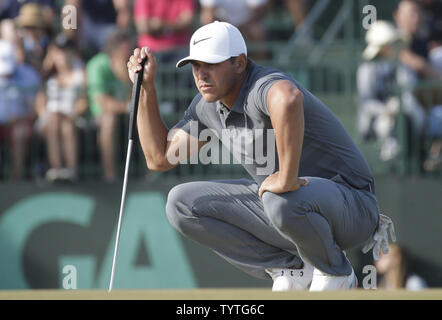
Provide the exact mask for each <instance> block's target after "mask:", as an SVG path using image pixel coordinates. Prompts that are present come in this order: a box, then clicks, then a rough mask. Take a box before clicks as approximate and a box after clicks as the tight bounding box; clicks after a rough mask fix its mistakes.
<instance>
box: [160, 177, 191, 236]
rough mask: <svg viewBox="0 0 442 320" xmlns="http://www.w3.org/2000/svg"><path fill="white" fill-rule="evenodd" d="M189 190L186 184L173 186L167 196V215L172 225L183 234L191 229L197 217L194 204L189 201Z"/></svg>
mask: <svg viewBox="0 0 442 320" xmlns="http://www.w3.org/2000/svg"><path fill="white" fill-rule="evenodd" d="M188 199H189V191H188V190H187V188H186V185H185V184H181V185H177V186H175V187H173V188H172V189H171V190H170V191H169V194H168V196H167V202H166V215H167V219H168V220H169V222H170V224H171V225H172V227H174V228H175V229H177V230H178V231H180V232H181V233H183V234H186V233H187V231H188V229H189V224H192V223H193V222H194V221H195V219H196V217H195V216H194V215H193V212H192V205H191V204H190V203H189V202H188Z"/></svg>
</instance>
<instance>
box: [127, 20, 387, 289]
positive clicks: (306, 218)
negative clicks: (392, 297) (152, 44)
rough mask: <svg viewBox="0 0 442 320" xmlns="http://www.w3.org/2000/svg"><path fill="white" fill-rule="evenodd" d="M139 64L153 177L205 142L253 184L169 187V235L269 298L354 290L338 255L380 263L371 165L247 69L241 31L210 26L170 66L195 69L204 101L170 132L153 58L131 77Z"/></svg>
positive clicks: (301, 99) (285, 90) (380, 219)
mask: <svg viewBox="0 0 442 320" xmlns="http://www.w3.org/2000/svg"><path fill="white" fill-rule="evenodd" d="M145 57H147V59H148V61H147V62H146V64H145V67H144V68H145V69H144V76H143V83H142V89H141V93H140V105H139V110H138V118H137V125H138V132H139V137H140V142H141V145H142V148H143V152H144V155H145V158H146V162H147V166H148V168H149V169H150V170H155V171H167V170H169V169H171V168H173V167H174V166H175V165H177V164H178V163H179V162H180V161H182V160H184V159H187V158H189V157H190V156H193V155H194V154H195V153H196V152H199V150H201V148H204V145H205V144H207V143H208V141H209V140H210V141H211V140H212V139H208V138H207V136H208V134H207V131H209V132H210V133H211V134H212V137H216V138H218V139H219V141H221V142H222V144H223V145H224V146H226V147H227V148H228V149H229V150H233V151H232V153H233V154H234V157H235V158H236V159H240V162H241V164H242V165H243V166H244V167H245V169H246V170H247V171H248V173H249V174H250V176H251V177H252V178H253V179H252V180H250V179H246V178H244V179H239V180H223V181H198V182H190V183H185V184H180V185H177V186H175V187H174V188H173V189H172V190H171V191H170V192H169V195H168V200H167V206H166V212H167V216H168V219H169V221H170V223H171V224H172V226H173V227H175V228H176V229H177V230H178V231H179V232H180V233H181V234H183V235H184V236H186V237H188V238H190V239H192V240H194V241H196V242H198V243H200V244H201V245H203V246H206V247H208V248H210V249H212V250H213V251H214V252H216V253H217V254H218V255H219V256H221V257H222V258H224V259H225V260H227V261H228V262H229V263H231V264H233V265H234V266H236V267H238V268H239V269H241V270H243V271H245V272H247V273H249V274H251V275H253V276H256V277H259V278H263V279H273V290H274V291H286V290H303V289H310V290H312V291H322V290H337V289H350V288H354V287H356V286H357V279H356V276H355V273H354V270H353V268H352V265H351V264H350V262H349V260H348V259H347V257H346V255H345V252H344V250H346V249H349V248H352V247H354V246H357V245H360V244H362V243H364V242H366V241H367V240H369V239H372V238H373V239H374V240H372V241H371V242H369V243H368V245H369V247H368V249H370V248H371V247H374V248H373V254H374V255H375V256H378V254H379V250H380V248H381V247H382V248H383V249H387V248H388V236H387V233H386V230H388V228H390V229H391V230H390V231H393V230H392V223H391V220H390V219H389V218H388V217H386V216H383V215H380V214H379V208H378V203H377V200H376V196H375V190H374V181H373V176H372V174H371V172H370V169H369V166H368V164H367V162H366V160H365V159H364V157H363V155H362V154H361V152H360V151H359V150H358V148H357V147H356V145H355V143H354V142H353V141H352V139H351V138H350V136H349V134H348V133H347V132H346V130H345V129H344V127H343V126H342V124H341V123H340V122H339V121H338V119H337V118H336V117H335V116H334V115H333V114H332V112H331V111H330V110H329V109H328V108H327V107H326V106H325V105H324V104H323V103H322V102H321V101H319V100H318V99H317V98H316V97H315V96H314V95H312V94H311V93H310V92H309V91H308V90H306V89H305V88H303V87H302V86H301V85H300V84H299V83H298V82H297V81H296V80H294V79H293V78H291V77H290V76H288V75H287V74H284V73H282V72H281V71H279V70H276V69H273V68H268V67H262V66H259V65H257V64H256V63H254V62H253V61H251V60H250V59H248V58H247V48H246V44H245V42H244V39H243V37H242V35H241V33H240V32H239V31H238V29H237V28H236V27H234V26H232V25H230V24H228V23H224V22H213V23H211V24H208V25H205V26H203V27H201V28H200V29H198V30H197V31H195V33H194V34H193V35H192V38H191V40H190V55H189V56H188V57H185V58H184V59H182V60H180V61H179V62H178V63H177V67H181V66H183V65H185V64H187V63H191V65H192V72H193V76H194V79H195V85H196V86H197V88H198V91H199V94H197V95H196V96H195V98H194V99H193V101H192V103H191V104H190V106H189V107H188V109H187V111H186V112H185V114H184V116H183V118H182V120H181V121H179V122H178V123H177V124H176V125H175V126H174V127H173V128H172V129H168V128H167V127H166V126H165V125H164V123H163V121H162V119H161V117H160V112H159V109H158V101H157V96H156V89H155V85H154V80H155V73H156V69H157V64H156V60H155V57H154V55H153V54H152V52H151V51H150V50H149V48H147V47H143V48H141V49H135V51H134V54H133V55H132V57H131V58H130V59H129V62H128V63H127V66H128V70H129V75H130V77H131V79H132V81H133V79H134V73H135V72H137V71H139V70H140V69H141V65H140V62H141V60H142V59H143V58H145ZM204 131H206V133H205V134H202V133H203V132H204ZM202 137H204V138H202ZM272 137H273V138H272ZM211 142H212V141H211ZM260 149H263V150H260ZM272 153H273V154H274V157H273V158H272V157H270V156H271V155H272ZM264 155H266V159H267V160H268V161H267V163H265V161H263V158H264ZM176 159H179V161H176ZM269 159H270V160H269ZM272 161H273V163H269V162H272Z"/></svg>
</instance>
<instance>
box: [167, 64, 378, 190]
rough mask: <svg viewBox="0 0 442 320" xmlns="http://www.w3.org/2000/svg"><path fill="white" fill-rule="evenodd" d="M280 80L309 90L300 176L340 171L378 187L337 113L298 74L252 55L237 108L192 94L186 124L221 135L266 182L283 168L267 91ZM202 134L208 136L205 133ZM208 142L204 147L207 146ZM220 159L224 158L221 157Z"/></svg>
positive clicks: (199, 132)
mask: <svg viewBox="0 0 442 320" xmlns="http://www.w3.org/2000/svg"><path fill="white" fill-rule="evenodd" d="M279 80H289V81H291V82H292V83H293V84H294V85H295V86H296V87H297V88H298V89H299V90H300V91H301V92H302V93H303V95H304V102H303V108H304V121H305V125H304V141H303V148H302V155H301V159H300V167H299V176H314V177H322V178H326V179H331V178H334V177H336V176H337V175H340V177H341V178H342V179H344V180H345V181H346V182H347V183H348V184H350V185H351V186H353V187H355V188H358V189H369V190H371V191H374V181H373V176H372V174H371V171H370V168H369V166H368V164H367V162H366V160H365V158H364V156H363V155H362V154H361V152H360V151H359V149H358V148H357V146H356V145H355V143H354V142H353V140H352V139H351V137H350V135H349V134H348V133H347V131H346V130H345V129H344V127H343V126H342V124H341V123H340V121H339V120H338V119H337V118H336V116H335V115H334V114H333V113H332V112H331V111H330V110H329V109H328V108H327V107H326V106H325V105H324V104H323V103H322V102H321V101H320V100H319V99H317V98H316V97H315V96H314V95H313V94H311V93H310V92H309V91H308V90H307V89H305V88H303V87H302V86H301V85H300V84H299V83H298V82H297V81H296V80H294V79H293V78H292V77H290V76H289V75H287V74H285V73H282V72H281V71H279V70H277V69H274V68H269V67H262V66H259V65H257V64H255V63H254V62H253V61H249V68H248V73H247V77H246V79H245V81H244V83H243V85H242V87H241V90H240V92H239V95H238V97H237V99H236V101H235V105H234V106H233V108H232V110H229V109H228V108H227V107H225V106H224V105H223V104H222V103H221V102H220V101H217V102H214V103H208V102H205V101H204V99H203V98H202V96H201V94H198V95H196V96H195V98H194V99H193V101H192V103H191V104H190V106H189V108H188V109H187V110H186V112H185V114H184V117H183V119H182V120H181V121H179V122H178V123H177V124H176V125H175V126H174V128H181V129H183V130H185V131H186V132H188V133H190V134H191V135H193V136H197V137H198V138H200V140H204V141H207V140H208V139H207V136H208V134H207V131H210V132H209V133H210V134H209V135H210V139H211V140H210V141H211V143H212V139H213V138H214V137H216V138H218V139H219V140H220V141H221V142H222V144H223V145H224V146H225V147H226V149H227V150H230V151H231V152H232V154H233V156H234V158H235V159H236V160H237V162H236V163H238V162H239V163H241V164H242V165H243V166H244V168H245V169H246V170H247V172H248V173H249V174H250V175H251V176H252V178H253V179H254V180H255V181H256V182H257V183H258V184H261V183H262V181H264V179H265V178H266V177H267V176H268V175H270V174H271V173H273V172H275V171H278V170H279V162H278V155H277V151H276V142H275V139H274V135H273V127H272V124H271V121H270V116H269V112H268V109H267V101H266V98H267V92H268V90H269V89H270V87H271V86H272V85H273V84H274V83H276V82H277V81H279ZM202 137H203V138H202ZM203 148H204V147H203ZM221 163H224V162H222V161H221Z"/></svg>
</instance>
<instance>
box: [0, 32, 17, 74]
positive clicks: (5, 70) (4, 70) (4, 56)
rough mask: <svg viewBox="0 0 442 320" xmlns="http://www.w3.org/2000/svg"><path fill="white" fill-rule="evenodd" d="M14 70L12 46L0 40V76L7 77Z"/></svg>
mask: <svg viewBox="0 0 442 320" xmlns="http://www.w3.org/2000/svg"><path fill="white" fill-rule="evenodd" d="M14 70H15V57H14V46H13V45H12V43H10V42H9V41H6V40H2V39H0V76H7V75H10V74H12V73H13V72H14Z"/></svg>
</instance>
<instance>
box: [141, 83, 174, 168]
mask: <svg viewBox="0 0 442 320" xmlns="http://www.w3.org/2000/svg"><path fill="white" fill-rule="evenodd" d="M137 127H138V135H139V138H140V143H141V147H142V149H143V152H144V156H145V158H146V163H147V166H148V168H149V169H151V170H155V171H166V170H168V169H170V164H169V163H168V161H167V158H166V146H167V134H168V132H169V130H168V128H167V127H166V125H165V124H164V122H163V120H162V119H161V116H160V111H159V109H158V100H157V94H156V90H155V87H154V86H153V85H151V86H145V87H143V88H142V89H141V91H140V104H139V106H138V116H137Z"/></svg>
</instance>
